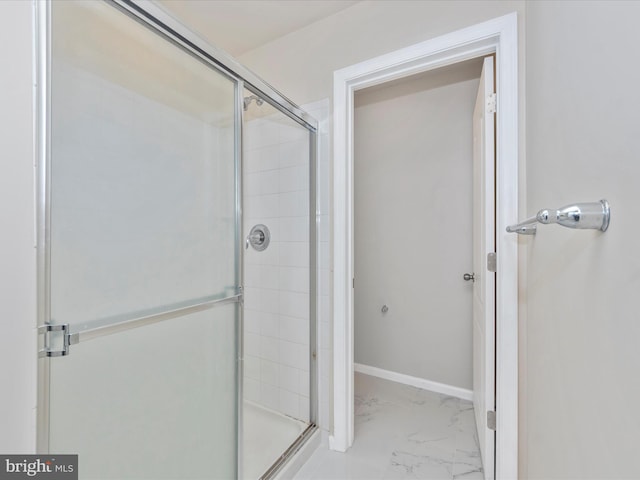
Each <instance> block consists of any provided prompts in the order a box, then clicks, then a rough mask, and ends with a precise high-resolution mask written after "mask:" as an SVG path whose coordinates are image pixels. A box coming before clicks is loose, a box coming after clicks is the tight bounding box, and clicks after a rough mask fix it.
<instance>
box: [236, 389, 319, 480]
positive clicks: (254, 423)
mask: <svg viewBox="0 0 640 480" xmlns="http://www.w3.org/2000/svg"><path fill="white" fill-rule="evenodd" d="M243 423H244V430H243V433H244V439H243V441H244V452H243V462H244V463H243V477H244V479H245V480H267V479H271V478H274V477H275V475H276V474H277V473H278V472H279V471H280V469H282V467H284V466H285V465H286V463H287V461H288V460H289V459H290V458H291V457H292V456H293V455H294V454H295V453H296V452H297V451H298V450H299V449H300V448H301V447H302V446H303V445H304V444H305V442H306V441H307V439H308V438H309V437H310V436H311V435H312V434H313V432H315V431H316V430H317V427H316V425H314V424H307V423H305V422H303V421H301V420H298V419H295V418H293V417H289V416H286V415H283V414H281V413H278V412H274V411H273V410H270V409H268V408H265V407H262V406H260V405H257V404H255V403H253V402H249V401H245V402H244V421H243Z"/></svg>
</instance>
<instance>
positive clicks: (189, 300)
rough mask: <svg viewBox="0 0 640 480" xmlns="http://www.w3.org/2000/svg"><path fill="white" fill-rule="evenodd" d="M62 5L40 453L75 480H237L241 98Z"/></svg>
mask: <svg viewBox="0 0 640 480" xmlns="http://www.w3.org/2000/svg"><path fill="white" fill-rule="evenodd" d="M49 5H50V6H49V8H50V15H51V17H50V18H51V57H50V75H51V92H50V95H51V100H50V129H51V130H50V163H49V165H48V175H47V178H48V184H49V187H48V200H49V202H48V205H49V207H48V209H49V213H48V215H47V231H48V238H47V245H48V248H47V261H46V262H45V266H44V269H45V277H48V282H47V286H48V292H49V294H48V295H47V297H48V299H47V300H48V301H47V302H45V303H46V305H47V306H46V307H45V309H46V312H45V315H44V318H45V319H46V320H47V322H46V323H48V324H49V325H51V326H52V327H49V328H50V329H52V330H53V331H50V332H49V333H47V335H46V337H47V339H48V340H47V342H48V345H47V347H48V348H49V349H50V350H51V351H52V352H57V351H64V350H66V351H67V353H68V354H67V355H65V356H52V357H51V358H49V359H47V360H43V361H44V362H48V366H47V368H46V370H47V372H48V381H49V383H48V397H49V398H48V404H49V412H48V413H49V418H48V438H47V439H46V442H45V444H46V445H47V447H48V451H49V452H50V453H57V454H61V453H68V454H78V455H79V472H80V478H103V479H106V478H113V479H134V478H135V479H143V478H154V479H160V478H164V479H169V478H172V479H204V478H234V477H235V476H236V475H237V457H238V453H237V423H238V422H237V418H238V385H237V383H238V335H239V333H238V324H239V315H240V303H239V302H238V299H239V293H240V292H239V289H238V286H239V285H240V280H239V275H240V273H239V263H240V262H239V261H238V257H239V254H240V253H239V250H238V245H239V242H238V225H239V210H238V208H237V203H238V199H237V187H236V184H237V170H236V164H237V162H236V158H237V153H236V150H237V147H236V134H235V124H236V116H237V111H236V100H235V99H236V91H237V88H238V85H237V83H236V82H235V81H234V80H232V79H230V78H228V77H227V76H225V75H223V74H221V73H220V72H218V71H216V70H214V69H212V68H211V67H210V66H209V65H206V64H205V63H203V62H201V61H200V60H199V59H197V58H195V57H194V56H191V55H190V54H188V53H187V52H186V51H184V50H182V49H181V48H180V47H178V46H177V45H174V44H172V43H171V42H169V41H167V40H166V39H165V38H163V37H162V36H160V35H158V34H156V33H154V32H152V31H151V30H150V29H149V28H148V27H146V26H144V25H142V24H141V23H139V22H138V21H136V20H134V19H133V18H131V17H130V16H128V15H126V14H124V13H123V12H122V11H119V10H118V9H117V8H114V6H113V5H110V4H108V3H105V2H86V1H84V2H83V1H77V2H76V1H70V2H51V3H50V4H49ZM60 333H62V334H63V336H62V338H64V339H66V343H68V345H64V343H65V341H64V340H58V339H59V338H60ZM58 343H62V344H63V345H58ZM53 355H56V354H55V353H53Z"/></svg>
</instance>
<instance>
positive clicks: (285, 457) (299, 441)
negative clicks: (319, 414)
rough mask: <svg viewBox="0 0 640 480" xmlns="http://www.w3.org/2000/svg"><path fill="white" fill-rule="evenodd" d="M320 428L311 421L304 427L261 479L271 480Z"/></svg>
mask: <svg viewBox="0 0 640 480" xmlns="http://www.w3.org/2000/svg"><path fill="white" fill-rule="evenodd" d="M317 430H318V426H317V425H316V424H315V423H311V424H309V425H308V426H307V428H305V429H304V431H303V432H302V433H301V434H300V435H299V436H298V438H296V439H295V440H294V441H293V443H292V444H291V445H290V446H289V448H287V449H286V450H285V451H284V453H283V454H282V455H280V457H278V459H277V460H276V461H275V462H274V463H273V465H271V467H269V469H268V470H267V471H266V472H265V473H263V474H262V476H261V477H260V478H259V480H271V479H272V478H274V477H275V476H276V475H277V474H278V472H279V471H280V470H281V469H282V468H283V467H284V466H285V465H286V463H287V462H288V461H289V460H290V459H291V457H293V456H294V455H295V454H296V453H297V452H298V450H300V449H301V448H302V447H303V446H304V444H305V443H306V442H307V440H309V438H311V436H312V435H313V434H314V433H315V432H316V431H317Z"/></svg>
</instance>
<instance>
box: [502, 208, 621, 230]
mask: <svg viewBox="0 0 640 480" xmlns="http://www.w3.org/2000/svg"><path fill="white" fill-rule="evenodd" d="M610 217H611V212H610V209H609V202H607V201H606V200H600V201H599V202H588V203H576V204H574V205H566V206H564V207H560V208H559V209H557V210H548V209H545V210H540V211H539V212H538V214H537V215H536V216H535V217H531V218H528V219H526V220H525V221H524V222H520V223H518V224H517V225H510V226H508V227H507V232H509V233H519V234H520V235H535V234H536V230H537V224H538V223H542V224H544V225H548V224H550V223H557V224H558V225H562V226H563V227H568V228H579V229H590V230H600V231H601V232H606V231H607V228H609V219H610Z"/></svg>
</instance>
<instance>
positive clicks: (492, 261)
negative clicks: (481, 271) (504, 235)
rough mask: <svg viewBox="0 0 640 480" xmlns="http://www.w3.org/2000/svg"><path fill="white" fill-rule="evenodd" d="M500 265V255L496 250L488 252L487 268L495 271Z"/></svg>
mask: <svg viewBox="0 0 640 480" xmlns="http://www.w3.org/2000/svg"><path fill="white" fill-rule="evenodd" d="M497 266H498V255H497V254H496V252H489V253H488V254H487V270H489V271H490V272H493V273H495V272H496V271H497Z"/></svg>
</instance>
